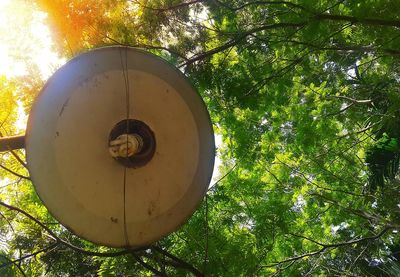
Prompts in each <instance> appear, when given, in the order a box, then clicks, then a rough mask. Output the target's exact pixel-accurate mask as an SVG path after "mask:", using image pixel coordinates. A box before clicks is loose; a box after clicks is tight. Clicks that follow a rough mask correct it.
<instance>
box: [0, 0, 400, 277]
mask: <svg viewBox="0 0 400 277" xmlns="http://www.w3.org/2000/svg"><path fill="white" fill-rule="evenodd" d="M24 5H27V6H29V8H30V9H33V10H36V11H40V12H43V13H46V17H45V19H44V20H45V23H46V25H47V26H48V27H49V28H50V30H51V36H52V39H53V41H54V47H53V48H54V51H56V52H57V53H58V54H59V55H60V56H61V57H65V58H66V59H68V58H72V57H73V56H75V55H76V54H78V53H80V52H83V51H86V50H87V49H91V48H95V47H101V46H107V45H126V46H132V47H137V48H141V49H146V50H147V51H150V52H152V53H154V54H157V55H159V56H161V57H162V58H164V59H166V60H167V61H169V62H170V63H172V64H174V65H175V66H177V67H178V68H179V69H180V70H181V71H182V72H184V73H185V75H186V76H187V77H188V78H190V80H191V81H192V82H193V84H194V86H195V87H196V88H197V90H198V91H199V93H200V95H201V96H202V98H203V99H204V101H205V102H206V104H207V108H208V110H209V112H210V114H211V118H212V121H213V124H214V131H215V133H216V134H218V135H219V136H221V137H222V143H221V145H219V146H218V149H217V150H218V151H217V152H218V156H219V158H220V159H221V166H220V168H219V175H220V176H219V178H217V181H215V182H214V183H213V184H212V185H211V186H210V189H209V190H208V193H207V196H206V198H205V200H204V201H203V203H202V204H201V206H200V207H199V209H198V210H197V211H196V212H195V214H194V215H193V216H192V217H191V218H190V219H189V221H188V222H187V223H186V224H185V225H183V226H182V227H181V228H180V229H179V230H177V231H176V232H174V233H173V234H171V235H169V236H168V237H166V238H164V239H162V240H161V241H159V242H157V243H156V244H154V245H151V246H149V247H148V248H147V249H140V250H136V251H133V250H129V249H109V248H107V247H103V246H96V245H94V244H92V243H90V242H87V241H84V240H82V239H79V238H78V237H76V236H74V235H73V234H72V233H70V232H69V231H68V230H67V229H66V228H64V227H63V226H62V225H60V224H58V223H57V222H56V221H55V219H53V218H52V217H51V215H50V214H49V213H48V211H47V209H46V208H45V207H44V206H43V204H42V203H41V201H40V199H39V198H38V196H37V195H36V193H35V191H34V187H33V185H32V183H31V182H30V180H29V175H28V171H27V169H26V164H25V162H24V152H23V150H18V151H8V152H5V153H1V154H0V167H1V169H0V180H1V187H0V205H1V208H0V217H1V218H0V252H1V253H0V257H1V261H0V275H2V276H44V275H46V276H153V275H156V276H157V275H159V276H191V275H195V276H203V275H205V276H299V275H313V276H314V275H315V276H395V275H397V276H398V275H399V274H400V262H399V260H398V259H399V258H400V255H399V251H400V237H399V235H398V232H399V229H400V201H399V200H398V199H400V178H399V172H398V168H399V161H400V144H399V143H400V141H399V140H400V67H399V66H400V59H399V58H400V47H399V46H400V3H399V2H398V1H397V0H356V1H349V0H335V1H327V0H291V1H255V0H232V1H227V0H186V1H182V0H113V1H111V0H102V1H95V0H69V1H67V0H51V1H50V0H36V1H32V3H25V4H24ZM10 43H12V42H10ZM32 43H35V42H34V41H33V42H32ZM22 58H23V57H22ZM45 79H46V77H43V74H40V70H39V69H38V68H37V66H36V67H35V64H34V63H33V62H32V67H30V70H29V71H27V72H25V73H24V74H23V75H20V76H15V77H12V78H11V77H7V76H0V80H1V83H0V103H1V107H2V108H1V109H0V128H1V129H0V135H1V136H9V135H15V134H17V133H18V132H23V130H22V131H21V130H19V129H18V128H17V121H18V112H20V108H21V106H22V107H23V108H24V109H25V111H26V112H29V110H30V107H31V105H32V102H33V101H34V99H35V96H36V95H37V94H38V92H39V91H40V88H41V87H42V85H43V84H44V82H45Z"/></svg>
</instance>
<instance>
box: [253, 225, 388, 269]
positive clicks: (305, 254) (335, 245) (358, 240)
mask: <svg viewBox="0 0 400 277" xmlns="http://www.w3.org/2000/svg"><path fill="white" fill-rule="evenodd" d="M390 229H393V227H385V228H384V229H383V230H382V231H380V232H379V233H378V234H377V235H375V236H370V237H364V238H359V239H353V240H349V241H345V242H339V243H333V244H321V243H318V244H319V245H323V246H322V248H321V249H319V250H316V251H314V252H309V253H304V254H301V255H298V256H294V257H291V258H288V259H285V260H282V261H279V262H273V263H271V264H269V265H261V266H260V267H261V268H267V267H275V266H279V265H282V264H285V263H288V262H293V261H298V260H301V259H303V258H306V257H311V256H315V255H318V254H320V253H322V252H324V251H325V250H330V249H334V248H338V247H342V246H348V245H353V244H358V243H362V242H365V241H370V240H376V239H379V238H380V237H382V236H383V235H384V234H385V233H386V232H387V231H389V230H390Z"/></svg>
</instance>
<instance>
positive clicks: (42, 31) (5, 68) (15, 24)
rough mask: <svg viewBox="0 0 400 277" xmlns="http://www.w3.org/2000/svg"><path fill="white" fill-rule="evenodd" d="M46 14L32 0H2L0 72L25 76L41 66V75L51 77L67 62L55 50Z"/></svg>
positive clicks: (0, 9)
mask: <svg viewBox="0 0 400 277" xmlns="http://www.w3.org/2000/svg"><path fill="white" fill-rule="evenodd" d="M46 17H47V14H46V13H44V12H41V11H38V10H37V9H35V6H34V5H33V4H32V3H30V1H25V0H0V75H5V76H6V77H7V78H12V77H16V76H22V75H26V74H29V72H30V70H31V69H32V67H37V69H38V70H39V73H40V75H41V78H43V79H47V78H48V77H49V76H50V75H51V74H52V73H53V72H54V70H55V69H56V68H58V67H59V66H60V65H61V64H63V63H65V59H63V58H61V57H59V56H58V55H57V53H55V52H54V51H53V50H52V46H53V42H52V40H51V36H50V30H49V28H48V27H47V26H46V25H45V19H46Z"/></svg>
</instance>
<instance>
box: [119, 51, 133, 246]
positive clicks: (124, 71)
mask: <svg viewBox="0 0 400 277" xmlns="http://www.w3.org/2000/svg"><path fill="white" fill-rule="evenodd" d="M121 48H122V47H121ZM121 48H120V49H119V57H120V61H121V67H122V74H123V77H124V82H125V103H126V134H128V133H129V116H130V99H129V90H130V87H129V74H128V47H124V49H125V51H124V52H125V63H124V59H123V58H122V50H121ZM126 144H127V145H128V136H127V137H126ZM126 156H128V147H126ZM126 171H127V167H124V185H123V197H124V200H123V205H124V211H123V216H124V220H123V221H124V238H125V244H126V247H129V245H130V244H129V238H128V231H127V226H126V175H127V172H126Z"/></svg>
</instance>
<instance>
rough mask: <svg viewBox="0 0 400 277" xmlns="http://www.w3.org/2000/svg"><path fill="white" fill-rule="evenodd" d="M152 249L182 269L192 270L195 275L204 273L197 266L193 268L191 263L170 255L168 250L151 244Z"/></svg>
mask: <svg viewBox="0 0 400 277" xmlns="http://www.w3.org/2000/svg"><path fill="white" fill-rule="evenodd" d="M151 248H152V249H154V250H155V251H157V252H159V253H161V254H163V255H165V256H167V257H168V258H170V259H171V260H172V261H174V262H175V263H176V267H180V268H183V269H187V270H189V271H190V272H192V273H193V274H194V275H195V276H198V277H200V276H204V274H203V273H202V272H200V271H199V270H198V269H197V268H195V267H194V266H192V265H191V264H189V263H187V262H185V261H184V260H182V259H180V258H178V257H176V256H174V255H172V254H171V253H169V252H168V251H166V250H164V249H162V248H161V247H159V246H152V247H151Z"/></svg>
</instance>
